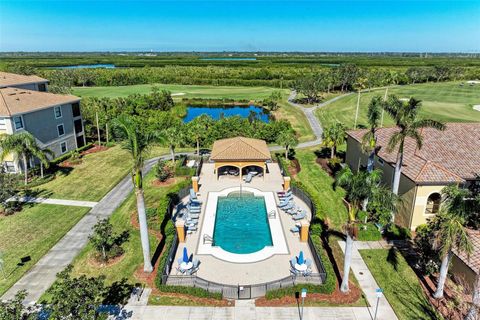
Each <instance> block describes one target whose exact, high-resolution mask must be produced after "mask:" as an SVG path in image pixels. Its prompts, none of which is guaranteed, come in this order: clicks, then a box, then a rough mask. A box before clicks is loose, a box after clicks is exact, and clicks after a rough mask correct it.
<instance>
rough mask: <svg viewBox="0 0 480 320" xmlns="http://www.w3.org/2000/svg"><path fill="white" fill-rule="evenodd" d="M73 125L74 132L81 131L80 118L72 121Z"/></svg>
mask: <svg viewBox="0 0 480 320" xmlns="http://www.w3.org/2000/svg"><path fill="white" fill-rule="evenodd" d="M73 125H74V127H75V133H80V132H82V131H83V129H82V128H83V127H82V119H77V120H75V121H73Z"/></svg>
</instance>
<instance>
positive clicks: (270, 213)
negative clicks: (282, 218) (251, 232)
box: [268, 210, 277, 219]
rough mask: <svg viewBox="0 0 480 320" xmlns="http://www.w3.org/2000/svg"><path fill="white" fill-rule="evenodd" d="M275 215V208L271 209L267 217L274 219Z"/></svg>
mask: <svg viewBox="0 0 480 320" xmlns="http://www.w3.org/2000/svg"><path fill="white" fill-rule="evenodd" d="M276 217H277V211H276V210H272V211H270V212H269V213H268V218H270V219H275V218H276Z"/></svg>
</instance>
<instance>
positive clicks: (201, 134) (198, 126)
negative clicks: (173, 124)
mask: <svg viewBox="0 0 480 320" xmlns="http://www.w3.org/2000/svg"><path fill="white" fill-rule="evenodd" d="M209 120H210V118H209V117H208V116H207V115H204V114H202V115H201V116H199V117H196V118H194V119H193V120H192V121H190V122H189V123H188V124H187V129H188V134H189V135H190V136H191V137H192V138H193V139H194V140H195V143H196V145H197V155H200V141H201V140H202V139H204V138H205V137H206V136H207V130H208V125H209V122H210V121H209Z"/></svg>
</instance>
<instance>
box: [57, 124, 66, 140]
mask: <svg viewBox="0 0 480 320" xmlns="http://www.w3.org/2000/svg"><path fill="white" fill-rule="evenodd" d="M57 131H58V136H59V137H61V136H63V135H64V134H65V128H64V127H63V123H62V124H59V125H58V126H57Z"/></svg>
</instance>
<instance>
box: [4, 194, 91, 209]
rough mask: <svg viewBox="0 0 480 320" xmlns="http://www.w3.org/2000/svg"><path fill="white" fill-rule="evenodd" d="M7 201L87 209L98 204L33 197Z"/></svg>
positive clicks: (14, 198)
mask: <svg viewBox="0 0 480 320" xmlns="http://www.w3.org/2000/svg"><path fill="white" fill-rule="evenodd" d="M7 201H8V202H11V201H17V202H27V203H44V204H58V205H61V206H73V207H88V208H93V207H95V206H96V205H97V204H98V202H93V201H80V200H67V199H51V198H35V197H12V198H10V199H8V200H7Z"/></svg>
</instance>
